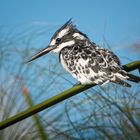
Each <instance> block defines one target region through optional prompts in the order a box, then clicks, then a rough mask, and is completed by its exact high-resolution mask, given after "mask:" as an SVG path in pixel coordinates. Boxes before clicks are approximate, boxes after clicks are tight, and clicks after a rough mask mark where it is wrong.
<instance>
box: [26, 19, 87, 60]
mask: <svg viewBox="0 0 140 140" xmlns="http://www.w3.org/2000/svg"><path fill="white" fill-rule="evenodd" d="M86 40H88V37H87V36H86V35H85V34H83V33H82V32H80V31H79V30H78V29H77V28H76V26H75V25H74V24H73V22H72V20H71V19H70V20H68V21H67V22H66V23H65V24H64V25H63V26H62V27H61V28H59V29H58V30H57V31H56V32H55V33H54V35H53V36H52V38H51V41H50V43H49V45H48V47H47V48H45V49H43V50H41V51H39V52H38V53H37V54H35V55H34V56H32V57H31V59H29V60H28V61H27V62H31V61H33V60H35V59H37V58H39V57H41V56H43V55H45V54H47V53H49V52H55V53H59V52H60V51H61V50H62V49H63V48H65V47H71V46H73V45H74V44H77V43H78V42H79V41H80V42H81V41H83V42H85V41H86Z"/></svg>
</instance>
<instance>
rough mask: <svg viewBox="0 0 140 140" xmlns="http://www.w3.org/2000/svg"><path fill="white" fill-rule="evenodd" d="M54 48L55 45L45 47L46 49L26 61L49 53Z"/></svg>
mask: <svg viewBox="0 0 140 140" xmlns="http://www.w3.org/2000/svg"><path fill="white" fill-rule="evenodd" d="M53 49H55V46H54V45H53V46H48V47H47V48H45V49H43V50H41V51H39V52H38V53H37V54H35V55H33V56H32V57H31V58H30V59H29V60H27V61H26V63H29V62H31V61H33V60H35V59H37V58H39V57H41V56H43V55H45V54H47V53H49V52H50V51H51V50H53Z"/></svg>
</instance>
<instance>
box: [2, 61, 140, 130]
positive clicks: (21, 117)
mask: <svg viewBox="0 0 140 140" xmlns="http://www.w3.org/2000/svg"><path fill="white" fill-rule="evenodd" d="M123 68H124V69H125V70H126V71H128V72H129V71H132V70H135V69H140V61H134V62H131V63H128V64H126V65H124V66H123ZM93 86H95V85H86V86H85V85H76V86H74V87H72V88H70V89H68V90H66V91H63V92H61V93H59V94H58V95H56V96H53V97H52V98H50V99H48V100H46V101H44V102H42V103H40V104H37V105H35V106H33V107H30V108H29V109H27V110H25V111H23V112H21V113H19V114H17V115H15V116H13V117H10V118H8V119H7V120H4V121H3V122H1V123H0V130H2V129H4V128H6V127H8V126H11V125H13V124H15V123H17V122H19V121H22V120H24V119H26V118H28V117H30V116H32V115H34V114H35V113H38V112H40V111H42V110H44V109H47V108H49V107H51V106H53V105H55V104H57V103H59V102H61V101H63V100H66V99H68V98H70V97H72V96H74V95H76V94H78V93H80V92H82V91H85V90H87V89H89V88H91V87H93Z"/></svg>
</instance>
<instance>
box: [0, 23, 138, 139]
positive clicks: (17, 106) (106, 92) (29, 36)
mask: <svg viewBox="0 0 140 140" xmlns="http://www.w3.org/2000/svg"><path fill="white" fill-rule="evenodd" d="M52 31H53V28H52V27H50V26H48V27H47V28H46V27H45V28H44V27H42V26H41V27H40V26H34V27H33V26H28V27H25V26H24V25H21V26H18V27H17V26H16V27H15V28H13V29H11V30H10V31H8V32H7V31H6V30H5V27H3V26H1V27H0V121H3V120H5V119H7V118H9V117H10V116H13V115H15V114H17V113H18V112H21V111H23V110H25V109H27V108H28V107H31V106H33V105H34V104H38V103H40V102H42V101H44V100H46V99H48V98H50V97H52V96H54V95H56V94H57V93H59V92H61V91H64V90H66V89H68V88H70V87H72V86H73V85H74V84H75V83H76V81H75V79H73V78H72V77H71V76H70V75H69V74H68V73H67V72H65V71H64V69H63V68H62V67H61V65H60V64H59V60H58V56H55V55H52V54H48V55H47V56H44V57H43V58H41V59H39V60H37V61H34V62H33V63H30V64H24V61H25V60H26V59H27V58H29V57H30V56H31V55H32V54H34V53H35V52H36V51H38V48H44V46H46V44H48V40H47V39H46V34H51V33H52ZM44 38H45V39H44ZM38 41H39V42H41V43H40V44H39V43H37V42H38ZM105 42H106V41H105ZM36 43H37V45H40V46H36ZM138 44H139V43H136V44H135V45H138ZM130 46H131V45H130ZM106 47H110V49H111V46H108V45H107V43H106ZM136 48H137V49H138V47H136ZM138 50H139V49H138ZM137 52H138V51H137ZM122 58H123V57H122ZM123 59H128V58H123ZM127 61H128V60H127ZM129 61H131V60H129ZM134 74H137V75H138V72H134ZM131 84H132V88H125V87H121V86H119V85H115V84H108V85H106V86H102V87H100V86H96V87H93V88H91V89H89V90H87V91H85V92H83V93H81V94H79V95H76V96H74V97H71V98H70V99H68V100H65V101H63V102H61V103H59V104H57V105H55V106H53V107H51V108H49V109H46V110H44V111H42V112H40V113H38V114H37V115H34V116H33V117H30V118H27V119H26V120H23V121H21V122H19V123H17V124H15V125H13V126H10V127H8V128H6V129H4V130H1V131H0V140H22V139H27V140H47V139H48V140H54V139H56V140H93V139H96V140H117V139H120V140H138V139H139V138H140V85H139V84H134V83H131Z"/></svg>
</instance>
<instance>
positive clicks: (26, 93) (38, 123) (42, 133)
mask: <svg viewBox="0 0 140 140" xmlns="http://www.w3.org/2000/svg"><path fill="white" fill-rule="evenodd" d="M22 91H23V95H24V98H25V101H26V102H27V104H28V106H29V107H33V106H34V103H33V101H32V99H31V97H30V94H29V90H28V89H27V88H26V87H25V86H24V87H23V89H22ZM33 119H34V122H35V124H36V127H37V129H38V133H40V139H41V140H48V138H47V134H46V133H45V127H44V126H43V124H42V122H41V120H40V116H39V115H38V114H35V115H33Z"/></svg>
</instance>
